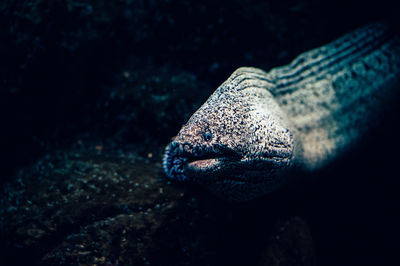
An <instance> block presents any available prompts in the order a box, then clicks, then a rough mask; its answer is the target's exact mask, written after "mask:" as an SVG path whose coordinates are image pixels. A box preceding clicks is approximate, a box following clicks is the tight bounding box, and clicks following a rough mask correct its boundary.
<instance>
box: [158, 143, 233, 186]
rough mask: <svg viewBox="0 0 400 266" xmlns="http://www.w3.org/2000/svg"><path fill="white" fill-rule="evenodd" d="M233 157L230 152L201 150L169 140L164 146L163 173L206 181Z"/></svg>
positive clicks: (187, 179)
mask: <svg viewBox="0 0 400 266" xmlns="http://www.w3.org/2000/svg"><path fill="white" fill-rule="evenodd" d="M184 147H185V148H184ZM235 159H237V158H236V157H234V156H232V155H231V154H225V153H221V152H219V153H218V152H213V151H208V152H204V151H202V152H201V151H199V149H198V148H197V149H195V148H189V146H187V145H185V144H181V143H177V142H171V143H170V144H169V145H168V146H167V147H166V148H165V153H164V157H163V168H164V172H165V174H166V175H167V176H168V177H169V178H171V179H173V180H178V181H197V182H201V181H203V182H208V181H211V180H212V179H214V178H215V175H216V174H217V173H218V172H219V170H222V169H223V168H224V166H225V164H226V162H228V161H232V160H235Z"/></svg>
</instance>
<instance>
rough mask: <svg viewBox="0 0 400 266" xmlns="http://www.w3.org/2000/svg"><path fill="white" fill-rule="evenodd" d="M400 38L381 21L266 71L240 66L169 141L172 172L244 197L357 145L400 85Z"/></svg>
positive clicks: (167, 155) (237, 197)
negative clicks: (284, 64)
mask: <svg viewBox="0 0 400 266" xmlns="http://www.w3.org/2000/svg"><path fill="white" fill-rule="evenodd" d="M399 83H400V38H399V36H398V35H397V34H395V33H394V32H392V31H391V30H390V27H389V26H388V25H387V24H385V23H382V22H378V23H372V24H369V25H367V26H365V27H363V28H360V29H357V30H355V31H353V32H351V33H348V34H346V35H345V36H343V37H341V38H339V39H337V40H336V41H333V42H332V43H329V44H327V45H324V46H322V47H319V48H316V49H313V50H311V51H308V52H305V53H303V54H301V55H299V56H298V57H297V58H296V59H294V60H293V61H292V63H290V64H289V65H286V66H282V67H277V68H273V69H271V70H270V71H269V72H265V71H263V70H261V69H258V68H252V67H241V68H239V69H237V70H236V71H235V72H234V73H233V74H232V75H231V76H230V77H229V78H228V79H227V80H226V81H225V82H224V83H223V84H222V85H221V86H220V87H218V89H217V90H216V91H215V92H214V93H213V94H212V95H211V96H210V98H209V99H208V100H207V101H206V102H205V103H204V104H203V106H201V107H200V108H199V109H198V110H197V111H196V112H195V113H194V114H193V115H192V117H191V118H190V119H189V121H188V122H187V123H186V124H185V125H184V126H183V127H182V129H181V130H180V131H179V133H178V135H177V136H176V137H175V138H174V140H173V141H172V142H171V143H170V144H169V145H168V146H167V148H166V151H165V155H164V159H163V166H164V170H165V173H166V174H167V175H168V176H169V177H170V178H173V179H176V180H185V181H191V182H195V183H199V184H200V185H203V186H205V187H206V188H208V189H209V190H211V191H213V192H214V193H216V194H217V195H218V196H220V197H222V198H225V199H227V200H232V201H245V200H249V199H253V198H255V197H258V196H261V195H263V194H266V193H269V192H271V191H273V190H275V189H277V188H279V187H281V186H282V185H284V184H286V183H287V182H288V181H290V180H291V178H292V177H293V175H296V174H297V173H298V172H299V171H303V172H307V171H315V170H317V169H320V168H321V167H324V166H326V165H327V164H329V163H330V162H331V161H332V160H334V159H336V158H337V157H338V156H340V155H341V154H343V153H344V152H346V151H348V150H351V149H352V147H354V146H355V145H356V144H357V143H358V142H359V141H360V140H361V139H362V137H363V136H365V135H366V133H367V132H368V130H370V129H371V128H372V127H374V126H376V125H377V124H378V122H379V120H380V119H381V118H382V115H383V114H384V110H385V107H386V104H387V103H388V102H390V99H391V98H392V97H393V95H395V94H396V92H397V91H398V89H399Z"/></svg>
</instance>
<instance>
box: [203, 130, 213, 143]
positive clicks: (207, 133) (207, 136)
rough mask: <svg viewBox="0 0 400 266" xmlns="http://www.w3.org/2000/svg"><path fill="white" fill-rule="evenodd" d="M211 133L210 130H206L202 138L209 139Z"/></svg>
mask: <svg viewBox="0 0 400 266" xmlns="http://www.w3.org/2000/svg"><path fill="white" fill-rule="evenodd" d="M212 137H213V136H212V134H211V132H209V131H207V132H206V133H204V135H203V138H204V140H205V141H210V140H211V139H212Z"/></svg>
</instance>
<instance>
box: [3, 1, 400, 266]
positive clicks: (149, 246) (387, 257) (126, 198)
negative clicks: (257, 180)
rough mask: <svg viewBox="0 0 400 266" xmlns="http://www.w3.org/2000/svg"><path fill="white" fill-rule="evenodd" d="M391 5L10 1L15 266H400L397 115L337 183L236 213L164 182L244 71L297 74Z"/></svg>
mask: <svg viewBox="0 0 400 266" xmlns="http://www.w3.org/2000/svg"><path fill="white" fill-rule="evenodd" d="M397 13H398V9H396V7H395V5H393V4H391V3H390V1H376V2H373V3H368V2H365V1H344V0H338V1H331V0H329V1H316V0H303V1H300V0H281V1H278V0H270V1H257V0H241V1H236V0H232V1H201V2H198V1H197V2H192V1H179V0H177V1H152V0H148V1H134V0H119V1H103V0H98V1H94V0H81V1H75V0H71V1H68V0H63V1H61V0H55V1H43V0H36V1H1V2H0V25H1V27H0V70H1V71H0V106H1V112H0V114H1V115H0V116H1V121H2V123H1V124H2V127H1V132H2V134H1V138H0V144H1V146H0V147H1V153H2V159H1V163H0V165H1V168H0V170H1V172H0V173H1V174H0V184H1V193H0V234H1V235H0V236H1V248H0V254H1V257H0V259H1V261H3V262H4V264H3V263H2V265H19V264H29V265H55V264H62V265H77V264H82V265H93V264H97V265H224V264H228V265H359V264H366V263H369V264H371V263H372V264H375V265H399V264H400V258H399V257H398V251H399V248H400V245H399V241H398V239H400V238H399V237H400V234H399V224H400V223H399V222H400V221H399V219H398V218H397V214H398V212H399V207H398V202H399V200H400V196H399V193H398V186H397V180H396V176H397V175H396V171H398V167H397V164H398V161H399V155H398V151H399V147H400V145H399V141H396V138H398V131H397V124H396V123H397V122H398V116H397V115H398V114H399V112H398V111H399V110H398V108H397V109H396V110H394V111H393V112H392V115H388V116H387V117H384V118H382V127H381V128H380V129H379V130H378V131H377V132H372V133H371V136H370V137H369V138H368V139H366V140H365V141H364V142H363V145H361V146H360V147H359V149H358V150H356V151H355V152H354V153H352V154H349V155H346V156H345V157H344V158H342V159H341V160H340V161H338V162H336V163H335V164H334V165H332V166H331V167H329V168H328V169H324V170H323V171H321V172H318V173H316V174H315V176H313V177H312V178H310V180H306V181H304V182H302V183H300V184H295V185H293V186H289V187H287V188H284V189H282V190H280V191H277V192H276V193H273V194H271V195H267V196H265V197H262V198H260V199H257V200H254V201H251V202H247V203H241V204H233V203H227V202H225V201H223V200H220V199H218V198H216V197H215V196H214V195H212V194H210V193H208V192H206V191H204V190H202V189H200V188H197V187H193V186H190V185H182V184H176V183H174V182H171V181H169V180H168V179H167V177H166V176H165V175H164V173H163V172H162V167H161V156H162V152H163V149H164V147H165V145H166V144H167V143H168V142H169V141H170V139H171V138H172V137H173V136H174V135H175V134H176V133H177V132H178V130H179V129H180V127H181V125H182V124H183V123H185V122H186V120H187V119H188V118H189V117H190V115H191V114H192V113H193V112H194V111H195V110H196V109H197V108H198V107H199V106H200V105H201V104H202V103H203V102H204V101H205V100H206V99H207V98H208V96H209V95H211V93H212V92H213V91H214V90H215V89H216V88H217V87H218V86H219V85H220V84H221V83H222V82H223V81H224V80H225V79H226V78H227V77H228V76H229V75H230V74H231V73H232V72H233V71H234V70H235V69H236V68H238V67H241V66H254V67H259V68H262V69H265V70H269V69H270V68H272V67H275V66H279V65H284V64H287V63H289V62H290V61H291V60H292V59H293V58H294V57H295V56H297V55H298V54H300V53H301V52H304V51H307V50H310V49H312V48H315V47H318V46H321V45H323V44H326V43H327V42H329V41H332V40H334V39H335V38H337V37H339V36H341V35H342V34H344V33H346V32H349V31H351V30H353V29H355V28H356V27H358V26H362V25H364V24H366V23H368V22H371V21H375V20H379V19H387V20H389V21H391V23H393V24H396V25H397V24H398V22H399V20H398V18H397V16H398V14H397Z"/></svg>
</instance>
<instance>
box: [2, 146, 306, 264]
mask: <svg viewBox="0 0 400 266" xmlns="http://www.w3.org/2000/svg"><path fill="white" fill-rule="evenodd" d="M106 150H107V149H100V147H93V149H88V150H86V151H70V152H61V151H60V152H56V153H53V154H49V155H46V156H45V157H44V158H42V159H41V160H39V161H38V162H37V163H35V164H33V165H32V166H30V167H26V168H24V169H23V170H21V171H20V172H19V173H18V178H17V180H16V181H14V182H11V183H9V184H7V185H6V187H5V189H4V191H3V192H2V193H1V194H0V203H1V206H0V210H1V213H0V214H1V215H0V225H1V226H0V228H1V236H2V239H4V240H5V242H4V243H2V245H3V246H2V250H3V251H4V252H5V255H4V256H5V257H6V260H5V261H10V262H11V261H12V262H13V263H14V264H16V263H28V262H29V263H30V264H44V265H55V264H62V265H71V264H72V265H76V264H81V265H92V264H99V265H110V264H113V265H114V264H121V265H133V264H135V265H138V264H139V265H140V264H144V265H145V264H156V265H160V264H163V265H188V264H189V265H204V264H209V265H220V264H221V263H228V264H235V265H239V264H243V263H249V264H254V263H256V262H257V261H258V260H259V257H260V254H261V253H260V252H262V249H263V248H264V247H265V245H266V241H265V240H266V239H270V238H271V237H270V234H271V233H270V232H271V230H270V228H271V227H272V225H273V224H274V223H275V221H277V220H279V219H281V218H279V217H281V215H282V210H285V209H288V208H283V207H282V206H281V204H278V205H276V203H274V202H281V201H282V200H279V199H278V200H276V199H275V200H274V199H273V198H272V201H270V202H269V203H268V202H265V201H259V202H253V203H248V204H243V205H236V204H228V203H226V202H223V201H220V200H218V199H216V198H214V197H213V196H212V195H210V194H208V193H206V192H205V191H202V190H201V191H197V189H195V188H193V187H191V186H190V185H188V184H187V185H186V186H180V185H179V184H174V183H171V182H169V181H168V180H167V179H166V178H165V177H164V175H163V173H162V170H161V165H160V163H154V162H152V161H151V160H149V159H148V158H143V157H139V156H137V155H136V154H134V153H124V152H120V153H119V155H118V156H115V155H111V154H112V153H106V152H105V151H106ZM189 190H190V192H189ZM269 200H271V198H270V199H269ZM259 210H267V211H268V212H267V215H262V213H260V211H259ZM289 210H290V208H289ZM293 225H294V226H293ZM288 228H289V229H287V230H285V231H284V232H279V234H281V235H282V237H283V240H282V241H283V242H282V241H278V242H274V241H272V242H271V241H270V243H267V245H269V246H271V247H270V249H271V248H272V250H273V252H272V253H271V252H269V253H267V255H266V256H270V258H269V259H270V260H272V259H273V258H274V257H275V256H276V253H277V252H278V253H279V254H280V257H281V260H282V261H293V260H296V259H297V258H299V255H298V254H297V253H296V252H288V251H289V250H295V251H296V250H299V251H302V250H305V252H303V253H301V256H303V254H304V256H306V259H309V257H307V256H310V255H309V254H312V251H313V245H312V241H311V238H310V236H309V232H308V229H307V227H306V226H303V224H302V223H299V222H298V221H297V220H296V219H295V220H294V222H291V226H290V227H288ZM272 237H275V235H273V236H272ZM280 250H281V251H280ZM307 252H308V253H307ZM270 253H271V254H270ZM16 254H24V255H23V256H18V255H16ZM301 256H300V257H301ZM305 261H308V260H305ZM299 265H306V264H299Z"/></svg>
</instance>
